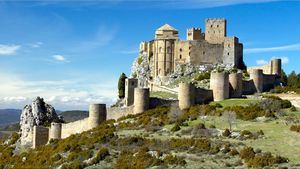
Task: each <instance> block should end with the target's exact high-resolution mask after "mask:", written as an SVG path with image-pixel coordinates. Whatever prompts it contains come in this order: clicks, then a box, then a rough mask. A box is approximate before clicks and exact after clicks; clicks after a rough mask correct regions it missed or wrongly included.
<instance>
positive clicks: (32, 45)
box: [28, 42, 44, 48]
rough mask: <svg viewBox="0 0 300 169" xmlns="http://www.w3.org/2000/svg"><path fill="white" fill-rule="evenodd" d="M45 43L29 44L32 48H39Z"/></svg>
mask: <svg viewBox="0 0 300 169" xmlns="http://www.w3.org/2000/svg"><path fill="white" fill-rule="evenodd" d="M43 44H44V43H43V42H36V43H30V44H28V45H29V46H30V47H32V48H39V47H41V46H42V45H43Z"/></svg>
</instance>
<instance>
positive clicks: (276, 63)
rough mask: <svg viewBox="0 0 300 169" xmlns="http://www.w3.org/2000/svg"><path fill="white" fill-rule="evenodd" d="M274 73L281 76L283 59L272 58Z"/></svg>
mask: <svg viewBox="0 0 300 169" xmlns="http://www.w3.org/2000/svg"><path fill="white" fill-rule="evenodd" d="M271 68H272V74H273V75H278V76H281V59H273V60H271Z"/></svg>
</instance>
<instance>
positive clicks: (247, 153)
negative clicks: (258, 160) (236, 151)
mask: <svg viewBox="0 0 300 169" xmlns="http://www.w3.org/2000/svg"><path fill="white" fill-rule="evenodd" d="M254 157H255V152H254V150H253V148H252V147H245V148H243V149H242V150H241V151H240V158H241V159H244V160H246V161H248V160H250V159H252V158H254Z"/></svg>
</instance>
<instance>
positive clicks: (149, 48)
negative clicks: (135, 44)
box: [140, 19, 244, 79]
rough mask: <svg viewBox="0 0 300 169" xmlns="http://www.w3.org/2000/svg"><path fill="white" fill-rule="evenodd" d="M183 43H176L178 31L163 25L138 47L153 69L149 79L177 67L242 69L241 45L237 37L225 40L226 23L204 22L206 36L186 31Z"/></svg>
mask: <svg viewBox="0 0 300 169" xmlns="http://www.w3.org/2000/svg"><path fill="white" fill-rule="evenodd" d="M186 36H187V37H186V40H179V37H178V30H176V29H175V28H173V27H172V26H170V25H168V24H165V25H163V26H162V27H160V28H158V29H157V30H156V31H155V39H154V40H151V41H149V42H142V43H141V44H140V53H147V56H148V57H149V58H148V60H150V64H151V65H153V66H154V71H153V75H152V78H156V77H160V78H161V79H164V78H165V77H166V76H168V75H170V74H171V73H173V72H174V69H175V67H176V65H178V64H185V63H191V64H193V65H201V64H226V65H232V66H233V67H235V68H238V69H243V68H244V63H243V44H242V43H239V39H238V38H237V37H227V22H226V20H225V19H207V20H206V21H205V33H203V32H202V30H201V29H200V28H191V29H187V35H186Z"/></svg>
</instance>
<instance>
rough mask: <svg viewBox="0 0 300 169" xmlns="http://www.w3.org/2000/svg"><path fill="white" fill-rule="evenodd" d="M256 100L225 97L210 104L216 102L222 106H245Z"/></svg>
mask: <svg viewBox="0 0 300 169" xmlns="http://www.w3.org/2000/svg"><path fill="white" fill-rule="evenodd" d="M256 102H258V100H254V99H226V100H223V101H218V102H211V103H210V104H211V105H215V104H216V103H219V104H221V105H222V106H223V107H229V106H247V105H249V104H250V103H256Z"/></svg>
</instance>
